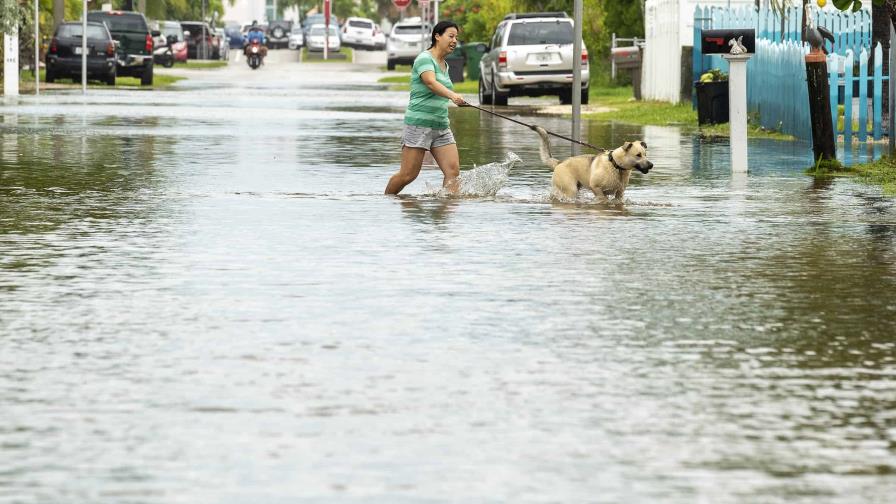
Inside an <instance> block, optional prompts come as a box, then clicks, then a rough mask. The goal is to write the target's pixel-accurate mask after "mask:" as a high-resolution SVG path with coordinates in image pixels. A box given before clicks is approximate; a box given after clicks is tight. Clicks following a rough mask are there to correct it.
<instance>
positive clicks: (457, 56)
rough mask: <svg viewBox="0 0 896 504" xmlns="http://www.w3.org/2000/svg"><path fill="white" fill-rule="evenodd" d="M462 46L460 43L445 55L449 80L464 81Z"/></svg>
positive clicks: (464, 56) (464, 58)
mask: <svg viewBox="0 0 896 504" xmlns="http://www.w3.org/2000/svg"><path fill="white" fill-rule="evenodd" d="M466 59H467V58H466V55H465V54H464V49H463V46H461V45H460V44H458V45H457V47H455V48H454V51H451V54H449V55H448V56H445V63H447V64H448V77H449V78H450V79H451V82H463V81H464V62H465V61H466Z"/></svg>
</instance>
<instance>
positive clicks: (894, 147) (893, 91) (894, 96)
mask: <svg viewBox="0 0 896 504" xmlns="http://www.w3.org/2000/svg"><path fill="white" fill-rule="evenodd" d="M890 40H896V29H894V27H893V23H890ZM890 47H891V49H890V80H888V81H887V94H888V95H889V96H890V106H889V110H890V120H889V121H888V122H889V128H888V130H887V138H888V139H889V141H890V155H891V156H892V155H893V153H894V152H896V85H894V83H893V69H894V68H896V48H894V46H893V45H891V46H890Z"/></svg>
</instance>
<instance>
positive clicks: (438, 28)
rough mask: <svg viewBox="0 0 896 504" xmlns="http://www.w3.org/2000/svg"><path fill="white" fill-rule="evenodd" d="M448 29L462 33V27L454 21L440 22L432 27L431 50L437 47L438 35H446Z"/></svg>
mask: <svg viewBox="0 0 896 504" xmlns="http://www.w3.org/2000/svg"><path fill="white" fill-rule="evenodd" d="M448 28H454V29H455V30H457V31H460V27H458V26H457V23H455V22H454V21H439V22H438V23H436V25H435V26H433V27H432V41H431V42H430V44H429V48H430V49H432V48H433V47H435V45H436V35H444V34H445V30H447V29H448Z"/></svg>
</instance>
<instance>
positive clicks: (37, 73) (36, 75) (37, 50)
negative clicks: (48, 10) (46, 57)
mask: <svg viewBox="0 0 896 504" xmlns="http://www.w3.org/2000/svg"><path fill="white" fill-rule="evenodd" d="M39 12H40V4H39V3H38V0H34V94H35V96H39V95H40V19H39V18H38V13H39Z"/></svg>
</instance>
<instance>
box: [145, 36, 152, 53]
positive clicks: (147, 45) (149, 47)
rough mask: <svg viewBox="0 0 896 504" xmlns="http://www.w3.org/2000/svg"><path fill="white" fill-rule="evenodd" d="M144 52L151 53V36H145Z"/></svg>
mask: <svg viewBox="0 0 896 504" xmlns="http://www.w3.org/2000/svg"><path fill="white" fill-rule="evenodd" d="M146 52H152V35H150V34H146Z"/></svg>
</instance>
